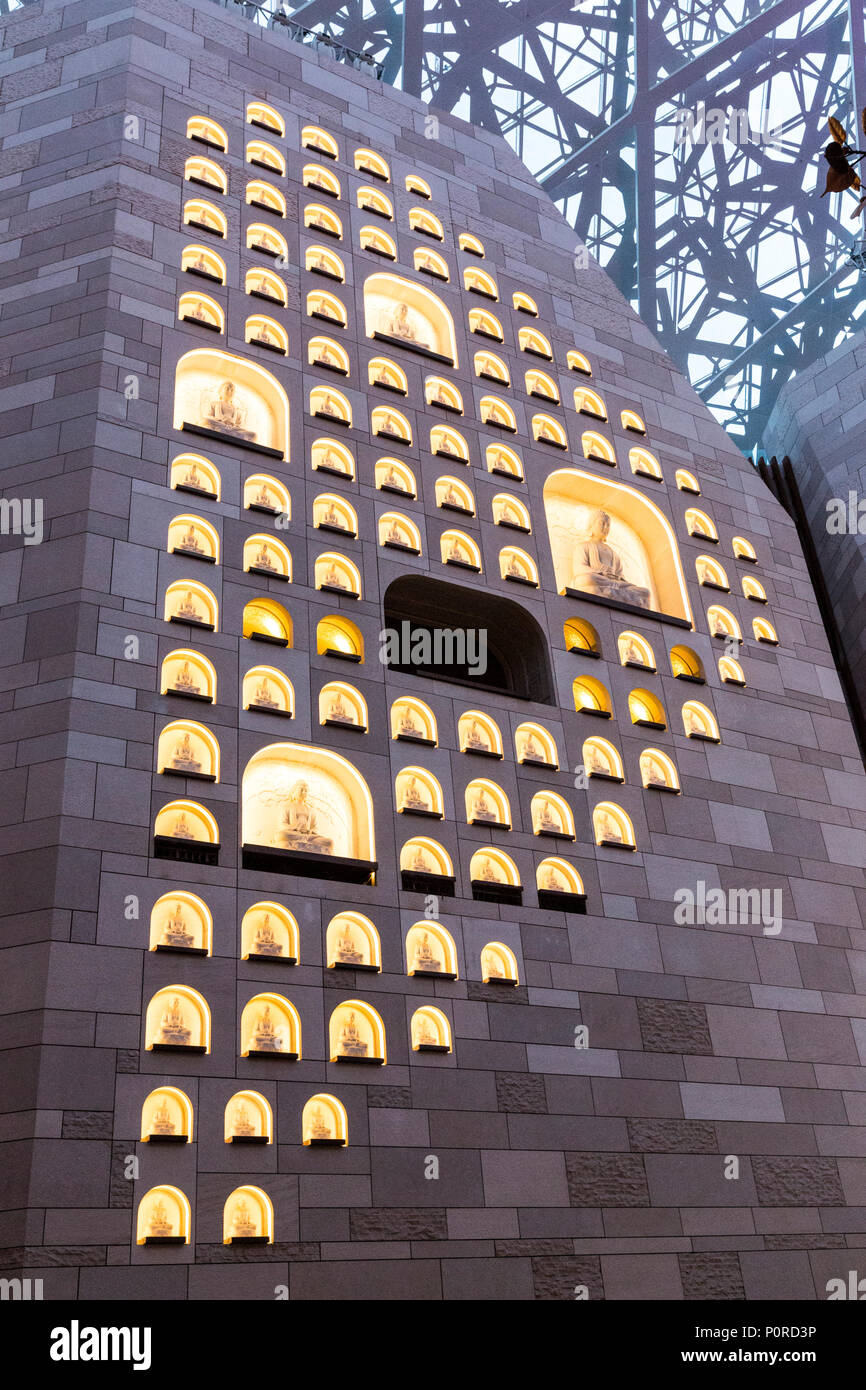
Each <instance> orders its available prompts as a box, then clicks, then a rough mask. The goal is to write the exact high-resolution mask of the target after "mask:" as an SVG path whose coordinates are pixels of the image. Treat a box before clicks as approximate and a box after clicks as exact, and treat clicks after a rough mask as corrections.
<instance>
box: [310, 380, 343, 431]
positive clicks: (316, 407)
mask: <svg viewBox="0 0 866 1390" xmlns="http://www.w3.org/2000/svg"><path fill="white" fill-rule="evenodd" d="M310 414H311V415H312V416H313V417H314V418H316V419H326V420H328V421H330V422H331V423H332V424H335V425H351V423H352V407H351V406H350V404H349V402H348V399H347V398H346V397H345V396H344V395H343V393H342V391H334V390H331V388H330V387H328V386H314V387H313V389H312V390H311V392H310Z"/></svg>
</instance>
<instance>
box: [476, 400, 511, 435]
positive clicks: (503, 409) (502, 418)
mask: <svg viewBox="0 0 866 1390" xmlns="http://www.w3.org/2000/svg"><path fill="white" fill-rule="evenodd" d="M478 414H479V416H480V417H481V420H482V421H483V423H484V424H485V425H496V426H498V427H499V428H500V429H503V430H508V432H509V434H516V433H517V417H516V416H515V414H514V411H513V410H512V409H511V406H510V405H509V404H508V402H507V401H503V400H500V398H499V397H498V396H482V397H481V400H480V401H479V402H478Z"/></svg>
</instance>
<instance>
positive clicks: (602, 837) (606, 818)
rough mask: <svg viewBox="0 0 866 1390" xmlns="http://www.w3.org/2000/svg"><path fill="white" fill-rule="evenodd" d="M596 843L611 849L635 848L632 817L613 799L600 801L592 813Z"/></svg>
mask: <svg viewBox="0 0 866 1390" xmlns="http://www.w3.org/2000/svg"><path fill="white" fill-rule="evenodd" d="M592 824H593V830H594V832H595V841H596V844H598V845H602V846H605V847H608V848H611V849H635V848H636V846H635V838H634V826H633V825H632V823H631V818H630V817H629V816H628V814H627V813H626V812H625V811H624V810H623V809H622V807H621V806H616V805H614V803H613V802H612V801H600V802H599V804H598V805H597V806H596V807H595V809H594V810H593V813H592Z"/></svg>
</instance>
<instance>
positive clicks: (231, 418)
mask: <svg viewBox="0 0 866 1390" xmlns="http://www.w3.org/2000/svg"><path fill="white" fill-rule="evenodd" d="M246 418H247V411H246V406H244V405H242V404H241V402H240V401H238V400H237V399H236V388H235V384H234V382H233V381H224V382H222V383H221V385H220V386H219V387H218V389H217V390H216V391H215V392H213V391H212V392H207V391H206V392H204V395H203V399H202V414H201V421H200V423H201V424H202V425H203V426H204V427H205V429H209V430H216V431H217V432H218V433H219V434H231V435H235V436H236V437H237V438H238V439H246V440H255V437H256V435H255V431H254V430H249V429H247V428H246Z"/></svg>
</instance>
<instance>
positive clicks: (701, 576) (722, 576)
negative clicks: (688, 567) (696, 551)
mask: <svg viewBox="0 0 866 1390" xmlns="http://www.w3.org/2000/svg"><path fill="white" fill-rule="evenodd" d="M695 573H696V574H697V576H698V583H699V584H702V585H704V586H706V587H709V588H711V589H724V590H725V592H726V593H727V592H728V591H729V590H730V587H731V586H730V584H729V583H728V576H727V574H726V573H725V571H724V569H723V568H722V566H721V565H720V564H719V563H718V562H717V561H716V560H712V559H710V557H709V555H699V556H698V557H697V559H696V560H695Z"/></svg>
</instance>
